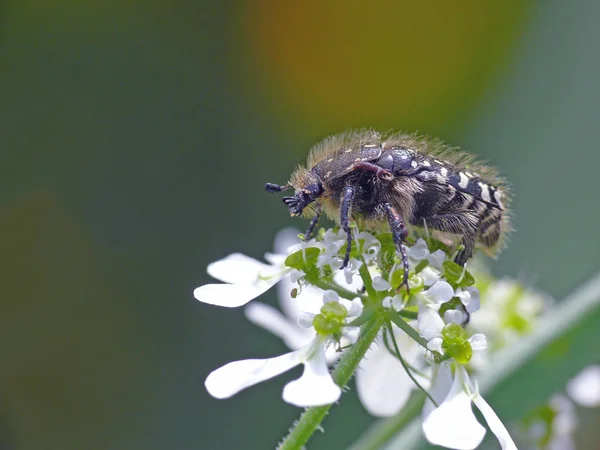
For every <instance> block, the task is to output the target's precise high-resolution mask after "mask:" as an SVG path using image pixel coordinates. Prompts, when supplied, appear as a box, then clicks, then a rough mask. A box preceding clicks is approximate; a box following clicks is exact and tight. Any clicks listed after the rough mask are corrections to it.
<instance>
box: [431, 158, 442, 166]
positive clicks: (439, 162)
mask: <svg viewBox="0 0 600 450" xmlns="http://www.w3.org/2000/svg"><path fill="white" fill-rule="evenodd" d="M433 162H435V163H436V164H439V165H442V164H444V163H443V162H442V161H440V160H439V159H434V160H433Z"/></svg>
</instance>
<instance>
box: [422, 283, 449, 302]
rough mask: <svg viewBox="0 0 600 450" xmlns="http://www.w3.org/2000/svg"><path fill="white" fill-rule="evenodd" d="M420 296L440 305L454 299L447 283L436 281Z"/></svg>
mask: <svg viewBox="0 0 600 450" xmlns="http://www.w3.org/2000/svg"><path fill="white" fill-rule="evenodd" d="M422 295H423V296H424V297H425V298H426V299H427V300H428V301H429V302H431V303H433V304H437V305H441V304H442V303H446V302H449V301H450V300H451V299H452V297H454V289H452V286H450V284H449V283H447V282H445V281H438V282H437V283H435V284H434V285H433V286H431V287H430V288H429V289H427V290H426V291H423V293H422Z"/></svg>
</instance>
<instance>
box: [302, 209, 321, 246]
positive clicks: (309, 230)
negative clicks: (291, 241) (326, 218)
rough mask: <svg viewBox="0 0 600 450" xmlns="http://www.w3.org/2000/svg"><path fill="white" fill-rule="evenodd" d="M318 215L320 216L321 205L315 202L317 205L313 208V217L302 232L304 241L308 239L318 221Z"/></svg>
mask: <svg viewBox="0 0 600 450" xmlns="http://www.w3.org/2000/svg"><path fill="white" fill-rule="evenodd" d="M319 217H321V205H319V204H317V206H316V208H315V217H313V218H312V220H311V221H310V223H309V224H308V228H307V230H306V233H304V240H305V241H308V240H309V239H310V235H311V234H312V232H313V231H314V230H315V227H316V226H317V222H319Z"/></svg>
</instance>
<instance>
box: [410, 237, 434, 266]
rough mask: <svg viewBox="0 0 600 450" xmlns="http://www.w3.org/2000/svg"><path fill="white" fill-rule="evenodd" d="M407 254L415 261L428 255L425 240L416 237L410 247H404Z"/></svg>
mask: <svg viewBox="0 0 600 450" xmlns="http://www.w3.org/2000/svg"><path fill="white" fill-rule="evenodd" d="M406 253H407V254H408V256H409V257H410V258H412V259H414V260H416V261H421V260H423V259H425V258H427V256H429V249H428V248H427V242H425V240H423V239H418V240H417V242H415V244H414V245H413V246H412V247H409V248H407V249H406Z"/></svg>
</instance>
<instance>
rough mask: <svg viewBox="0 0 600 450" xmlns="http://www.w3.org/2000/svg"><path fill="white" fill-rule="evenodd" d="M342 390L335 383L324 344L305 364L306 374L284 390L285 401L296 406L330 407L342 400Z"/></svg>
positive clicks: (316, 349) (287, 385)
mask: <svg viewBox="0 0 600 450" xmlns="http://www.w3.org/2000/svg"><path fill="white" fill-rule="evenodd" d="M341 394H342V390H341V389H340V388H339V386H338V385H337V384H335V383H334V382H333V379H332V378H331V375H330V373H329V370H328V369H327V361H326V359H325V349H324V347H323V345H322V344H320V345H317V347H316V348H315V351H314V353H313V354H312V355H311V357H310V359H308V360H307V361H306V362H305V363H304V373H303V374H302V376H301V377H300V378H298V379H297V380H294V381H291V382H289V383H288V384H286V385H285V387H284V388H283V400H284V401H285V402H287V403H290V404H292V405H295V406H300V407H308V406H321V405H329V404H330V403H333V402H335V401H337V400H338V398H340V395H341Z"/></svg>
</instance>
